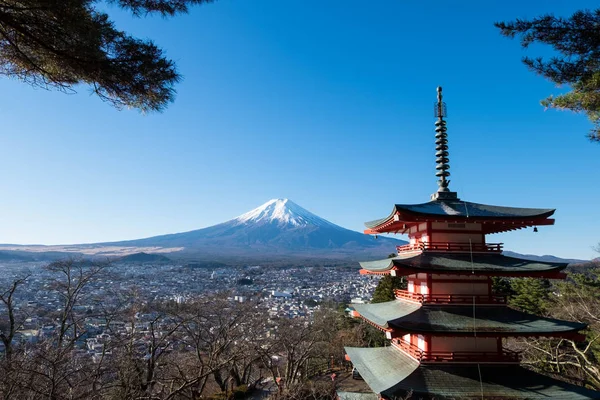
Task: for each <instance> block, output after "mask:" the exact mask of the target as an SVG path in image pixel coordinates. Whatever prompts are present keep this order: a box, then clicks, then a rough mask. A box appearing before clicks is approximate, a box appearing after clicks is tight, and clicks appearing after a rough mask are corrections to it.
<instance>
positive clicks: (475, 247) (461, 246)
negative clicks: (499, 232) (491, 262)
mask: <svg viewBox="0 0 600 400" xmlns="http://www.w3.org/2000/svg"><path fill="white" fill-rule="evenodd" d="M502 246H504V243H459V242H418V243H409V244H405V245H403V246H396V250H397V251H398V253H406V252H410V251H444V252H448V251H449V252H457V253H470V252H473V253H501V252H502Z"/></svg>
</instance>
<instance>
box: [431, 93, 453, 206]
mask: <svg viewBox="0 0 600 400" xmlns="http://www.w3.org/2000/svg"><path fill="white" fill-rule="evenodd" d="M446 116H447V113H446V103H444V102H443V101H442V87H441V86H438V88H437V102H436V103H435V117H437V121H435V151H436V152H435V156H436V160H435V163H436V166H435V169H436V173H435V176H437V177H438V178H439V179H438V181H437V183H438V186H439V188H438V190H437V192H436V193H434V194H432V195H431V200H438V199H440V200H444V199H457V195H456V192H451V191H450V189H448V185H449V184H450V180H449V179H446V178H447V177H449V176H450V172H449V171H448V170H449V169H450V159H449V158H448V156H449V154H448V134H447V133H446V121H445V120H444V117H446Z"/></svg>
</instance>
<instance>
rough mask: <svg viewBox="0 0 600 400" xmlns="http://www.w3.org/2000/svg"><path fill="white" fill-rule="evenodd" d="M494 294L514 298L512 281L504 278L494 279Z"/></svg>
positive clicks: (495, 277) (494, 277) (496, 277)
mask: <svg viewBox="0 0 600 400" xmlns="http://www.w3.org/2000/svg"><path fill="white" fill-rule="evenodd" d="M492 293H495V294H501V295H505V296H512V295H514V294H515V293H514V291H513V288H512V284H511V282H510V279H508V278H504V277H502V276H493V277H492Z"/></svg>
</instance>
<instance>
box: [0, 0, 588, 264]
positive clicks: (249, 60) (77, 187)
mask: <svg viewBox="0 0 600 400" xmlns="http://www.w3.org/2000/svg"><path fill="white" fill-rule="evenodd" d="M406 3H411V4H406ZM595 5H596V4H595V3H593V2H591V1H587V2H586V1H581V2H564V1H527V2H524V1H519V2H516V1H485V2H483V1H460V2H458V1H454V2H442V1H435V2H429V3H428V4H424V2H399V1H391V0H390V1H379V2H370V3H365V2H364V1H344V2H341V1H328V2H323V1H316V0H308V1H306V0H305V1H296V0H286V1H275V0H257V1H241V0H221V1H219V2H217V3H215V4H210V5H205V6H201V7H196V8H194V9H193V10H192V12H191V13H190V14H188V15H185V16H179V17H175V18H173V19H162V18H150V19H135V18H131V17H130V16H129V15H127V14H126V13H124V12H122V11H120V10H118V9H113V8H111V9H110V13H111V15H112V16H113V17H114V19H115V20H116V22H117V25H118V26H119V27H120V28H122V29H125V30H127V31H129V32H130V33H132V34H134V35H137V36H139V37H143V38H152V39H153V40H154V41H155V42H156V43H157V44H158V45H160V46H161V47H163V48H164V49H165V50H166V51H167V55H168V56H169V57H171V58H172V59H174V60H175V61H176V62H177V64H178V67H179V70H180V72H181V73H182V74H183V75H184V80H183V82H182V83H181V84H179V85H178V86H177V90H178V96H177V99H176V101H175V103H173V104H172V105H171V106H170V107H169V108H168V109H167V110H166V111H165V112H164V113H162V114H151V115H141V114H140V113H138V112H137V111H134V110H124V111H117V110H115V109H113V108H111V106H109V105H108V104H105V103H103V102H102V101H101V100H99V99H98V98H96V97H94V96H92V95H90V93H89V89H88V88H86V87H80V88H78V93H77V94H73V95H65V94H62V93H58V92H52V91H46V90H41V89H33V88H31V87H29V86H27V85H25V84H22V83H20V82H17V81H13V80H8V79H1V80H0V90H1V91H2V93H3V96H1V97H0V110H1V115H2V121H3V124H2V129H1V131H0V138H1V142H0V168H1V169H2V171H3V174H2V176H3V179H1V180H0V190H1V193H2V194H3V195H2V196H0V221H2V222H1V224H0V243H21V244H24V243H28V244H32V243H41V244H65V243H83V242H98V241H111V240H121V239H133V238H139V237H147V236H152V235H157V234H164V233H172V232H181V231H186V230H192V229H197V228H201V227H206V226H210V225H213V224H215V223H219V222H222V221H224V220H227V219H230V218H233V217H235V216H237V215H239V214H242V213H244V212H246V211H248V210H250V209H251V208H254V207H256V206H258V205H260V204H262V203H264V202H265V201H267V200H269V199H271V198H277V197H286V198H290V199H292V200H293V201H294V202H296V203H298V204H300V205H301V206H303V207H305V208H307V209H308V210H310V211H312V212H315V213H316V214H318V215H320V216H322V217H324V218H326V219H329V220H330V221H332V222H334V223H337V224H340V225H342V226H344V227H347V228H350V229H354V230H359V231H362V229H363V225H362V223H363V222H364V221H368V220H372V219H376V218H380V217H383V216H386V215H388V213H389V212H390V211H391V208H392V205H393V204H394V203H420V202H425V201H428V199H429V195H430V194H431V193H432V192H434V191H435V190H436V179H435V176H434V163H435V158H434V154H433V153H434V136H433V135H434V132H433V122H434V118H433V114H432V110H433V103H434V101H435V96H436V92H435V88H436V86H438V85H441V86H443V88H444V95H445V101H446V103H447V105H448V134H449V141H450V158H451V161H450V165H451V170H450V171H451V173H452V176H451V184H450V187H451V189H453V190H455V191H458V193H459V196H460V197H461V198H462V199H463V200H468V201H473V202H482V203H490V204H497V205H507V206H523V207H543V208H545V207H550V208H557V212H556V214H555V217H556V219H557V222H556V225H555V226H552V227H541V228H540V232H539V233H536V234H533V232H532V231H531V230H527V231H519V232H516V233H515V232H513V233H510V234H504V235H498V236H497V237H492V238H490V239H489V241H502V242H504V243H505V246H506V248H508V249H511V250H514V251H518V252H524V253H534V254H554V255H557V256H562V257H577V258H590V257H594V256H597V254H596V253H595V252H594V251H593V250H592V246H594V245H595V244H597V243H598V242H599V241H600V234H598V231H597V227H598V222H599V221H600V207H598V203H599V200H598V199H599V198H600V185H598V179H597V176H596V174H595V172H596V171H597V160H598V154H599V152H600V146H599V145H597V144H592V143H590V142H589V141H588V140H587V139H586V137H585V134H586V132H587V131H588V130H589V128H590V124H589V123H588V121H587V120H586V118H585V116H583V115H576V114H572V113H569V112H558V111H552V110H550V111H544V109H543V108H542V107H541V106H540V105H539V100H540V99H542V98H544V97H546V96H547V95H549V94H552V93H559V92H560V91H561V90H564V88H563V89H561V88H556V87H554V85H553V84H551V83H550V82H547V81H545V80H544V79H543V78H541V77H539V76H536V75H534V74H533V73H531V72H529V71H528V70H527V68H526V67H525V66H524V65H522V64H521V62H520V59H521V57H522V56H523V55H526V54H528V55H532V56H535V55H538V54H547V53H548V51H547V49H544V48H541V47H537V46H536V47H533V48H531V49H529V50H527V51H525V50H522V49H521V48H520V46H519V43H518V42H517V41H515V40H509V39H506V38H504V37H501V36H500V35H499V33H498V30H497V29H496V28H494V26H493V22H495V21H499V20H512V19H514V18H517V17H520V18H530V17H534V16H537V15H540V14H543V13H546V12H552V13H555V14H558V15H569V14H571V13H572V12H573V11H575V10H577V9H581V8H593V7H594V6H595Z"/></svg>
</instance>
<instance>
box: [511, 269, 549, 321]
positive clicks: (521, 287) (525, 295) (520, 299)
mask: <svg viewBox="0 0 600 400" xmlns="http://www.w3.org/2000/svg"><path fill="white" fill-rule="evenodd" d="M510 286H511V289H512V295H511V296H509V303H508V304H509V305H511V306H512V307H515V308H518V309H520V310H523V311H526V312H530V313H532V314H537V315H544V314H546V313H547V311H548V301H549V299H550V293H551V292H550V287H551V285H550V281H548V280H547V279H536V278H517V279H513V280H512V282H511V285H510Z"/></svg>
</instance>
